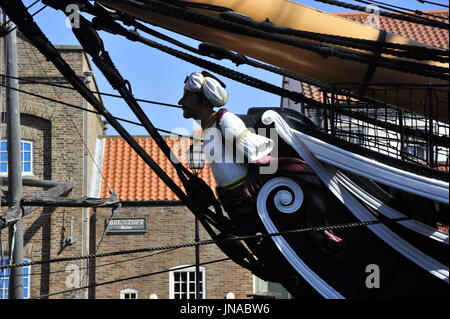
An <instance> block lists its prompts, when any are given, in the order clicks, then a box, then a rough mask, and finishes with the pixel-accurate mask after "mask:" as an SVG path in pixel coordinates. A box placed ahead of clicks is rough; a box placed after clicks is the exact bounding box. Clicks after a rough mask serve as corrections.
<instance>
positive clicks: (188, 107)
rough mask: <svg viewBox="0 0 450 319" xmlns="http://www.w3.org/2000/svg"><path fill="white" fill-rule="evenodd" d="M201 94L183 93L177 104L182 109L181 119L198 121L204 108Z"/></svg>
mask: <svg viewBox="0 0 450 319" xmlns="http://www.w3.org/2000/svg"><path fill="white" fill-rule="evenodd" d="M200 94H201V93H196V92H191V91H187V90H185V91H184V94H183V97H182V98H181V99H180V100H179V101H178V104H179V105H181V107H182V108H183V117H184V118H186V119H189V118H193V119H195V120H199V119H200V118H199V115H200V112H201V110H202V109H203V108H204V107H205V105H203V103H202V100H203V99H202V98H201V96H200Z"/></svg>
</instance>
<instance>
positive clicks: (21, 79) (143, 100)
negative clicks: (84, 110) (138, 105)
mask: <svg viewBox="0 0 450 319" xmlns="http://www.w3.org/2000/svg"><path fill="white" fill-rule="evenodd" d="M0 77H4V78H12V79H18V80H19V81H25V82H28V83H34V84H43V85H48V86H54V87H57V88H61V89H68V90H73V91H76V89H75V88H74V87H72V86H67V85H61V84H56V83H51V82H43V81H37V80H31V79H28V78H25V77H14V76H9V75H6V74H0ZM91 93H94V94H99V95H104V96H109V97H114V98H120V99H121V98H122V97H121V96H120V95H117V94H111V93H104V92H99V91H91ZM136 101H138V102H143V103H148V104H155V105H161V106H168V107H173V108H178V109H181V106H180V105H175V104H169V103H164V102H157V101H151V100H145V99H139V98H136Z"/></svg>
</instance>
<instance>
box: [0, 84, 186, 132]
mask: <svg viewBox="0 0 450 319" xmlns="http://www.w3.org/2000/svg"><path fill="white" fill-rule="evenodd" d="M0 86H2V87H5V88H9V89H12V90H16V91H18V92H20V93H23V94H28V95H31V96H34V97H37V98H40V99H43V100H47V101H50V102H54V103H58V104H62V105H65V106H68V107H71V108H75V109H78V110H81V111H86V112H89V113H93V114H98V115H101V114H100V113H98V112H97V111H94V110H89V109H86V108H84V107H82V106H78V105H75V104H71V103H67V102H63V101H60V100H56V99H53V98H51V97H47V96H43V95H40V94H36V93H32V92H29V91H26V90H22V89H16V88H12V87H10V86H8V85H6V84H3V83H0ZM114 118H115V119H116V120H118V121H121V122H126V123H130V124H133V125H138V126H142V124H141V123H139V122H135V121H131V120H127V119H124V118H121V117H114ZM156 129H157V130H158V131H160V132H164V133H168V134H171V135H175V136H178V137H182V138H187V139H193V137H192V136H188V135H182V134H178V133H174V132H171V131H168V130H164V129H160V128H156Z"/></svg>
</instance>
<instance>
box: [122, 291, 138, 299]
mask: <svg viewBox="0 0 450 319" xmlns="http://www.w3.org/2000/svg"><path fill="white" fill-rule="evenodd" d="M137 298H138V291H137V290H134V289H124V290H122V291H121V292H120V299H137Z"/></svg>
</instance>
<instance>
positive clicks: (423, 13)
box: [356, 0, 449, 20]
mask: <svg viewBox="0 0 450 319" xmlns="http://www.w3.org/2000/svg"><path fill="white" fill-rule="evenodd" d="M356 1H359V0H356ZM360 2H363V1H360ZM370 2H372V3H376V4H382V5H387V6H389V7H392V8H396V9H400V10H404V11H411V12H414V13H415V14H417V15H426V16H430V17H433V18H436V19H443V20H448V19H449V18H448V17H440V16H437V15H434V14H430V13H428V12H424V11H421V10H411V9H408V8H403V7H399V6H396V5H393V4H390V3H384V2H381V1H376V0H370ZM389 10H392V9H389Z"/></svg>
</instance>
